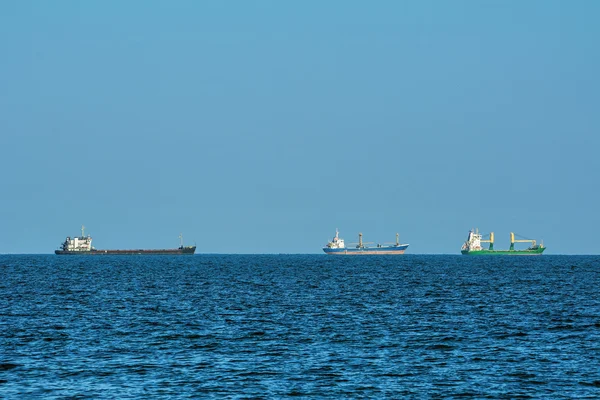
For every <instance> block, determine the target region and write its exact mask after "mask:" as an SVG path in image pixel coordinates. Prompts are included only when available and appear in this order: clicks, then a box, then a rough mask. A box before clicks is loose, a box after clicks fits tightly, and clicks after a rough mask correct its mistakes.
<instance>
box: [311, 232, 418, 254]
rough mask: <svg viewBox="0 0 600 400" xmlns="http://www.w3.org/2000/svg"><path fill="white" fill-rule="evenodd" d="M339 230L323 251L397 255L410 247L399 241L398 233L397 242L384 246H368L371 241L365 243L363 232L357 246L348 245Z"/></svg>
mask: <svg viewBox="0 0 600 400" xmlns="http://www.w3.org/2000/svg"><path fill="white" fill-rule="evenodd" d="M339 234H340V233H339V231H338V230H337V229H336V230H335V236H334V238H333V239H332V240H331V242H329V243H327V245H326V246H325V247H323V251H324V252H325V254H341V255H376V254H381V255H384V254H387V255H396V254H404V251H405V250H406V248H407V247H408V244H402V243H400V241H399V235H398V234H397V233H396V243H395V244H394V243H391V244H390V245H388V246H384V245H381V244H377V245H376V246H375V247H368V246H366V245H367V244H371V243H363V240H362V233H359V234H358V243H356V246H355V247H346V244H345V243H344V239H341V238H340V236H339Z"/></svg>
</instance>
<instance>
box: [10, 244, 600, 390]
mask: <svg viewBox="0 0 600 400" xmlns="http://www.w3.org/2000/svg"><path fill="white" fill-rule="evenodd" d="M150 396H153V397H158V396H160V397H186V398H189V397H192V398H207V397H209V398H210V397H212V398H232V397H235V398H282V397H288V396H295V397H301V398H302V397H304V398H326V397H331V398H334V397H335V398H361V397H369V398H382V397H383V398H432V397H434V398H436V397H438V398H439V397H459V396H463V397H472V398H482V397H492V398H518V397H524V398H526V397H534V398H585V397H588V398H597V397H600V257H596V256H547V255H544V256H541V257H523V258H515V257H512V258H511V257H481V258H477V257H465V256H460V255H457V256H417V255H404V256H378V257H343V256H339V257H335V256H325V255H307V256H302V255H298V256H291V255H290V256H288V255H279V256H278V255H265V256H252V255H248V256H233V255H231V256H228V255H223V256H208V255H196V256H112V257H111V256H98V257H89V258H88V257H68V256H63V257H60V256H54V255H52V256H0V397H2V398H14V399H17V398H18V399H21V398H28V397H43V398H63V397H82V398H85V397H92V398H106V399H114V398H120V399H123V398H147V397H150Z"/></svg>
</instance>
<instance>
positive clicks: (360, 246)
mask: <svg viewBox="0 0 600 400" xmlns="http://www.w3.org/2000/svg"><path fill="white" fill-rule="evenodd" d="M358 247H359V248H361V249H362V247H363V244H362V233H359V234H358Z"/></svg>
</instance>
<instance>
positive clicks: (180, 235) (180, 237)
mask: <svg viewBox="0 0 600 400" xmlns="http://www.w3.org/2000/svg"><path fill="white" fill-rule="evenodd" d="M179 242H180V243H181V247H183V234H181V233H180V234H179Z"/></svg>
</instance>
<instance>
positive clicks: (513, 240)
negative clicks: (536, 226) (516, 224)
mask: <svg viewBox="0 0 600 400" xmlns="http://www.w3.org/2000/svg"><path fill="white" fill-rule="evenodd" d="M515 243H531V247H535V240H533V239H515V234H514V233H513V232H511V233H510V250H514V249H515Z"/></svg>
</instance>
